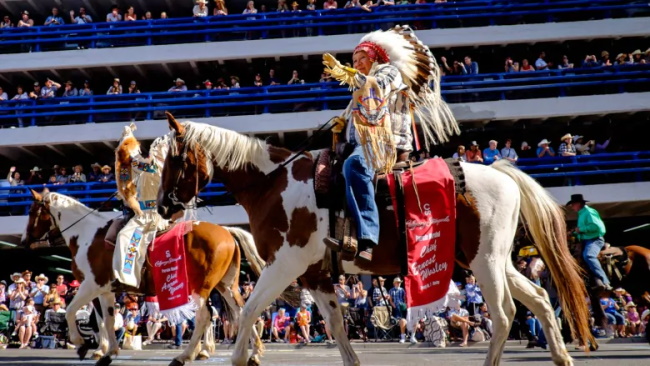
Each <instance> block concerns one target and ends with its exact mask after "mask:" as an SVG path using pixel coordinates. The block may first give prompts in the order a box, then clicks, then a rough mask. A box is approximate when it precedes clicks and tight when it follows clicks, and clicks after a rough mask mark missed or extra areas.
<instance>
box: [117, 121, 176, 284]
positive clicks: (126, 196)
mask: <svg viewBox="0 0 650 366" xmlns="http://www.w3.org/2000/svg"><path fill="white" fill-rule="evenodd" d="M134 130H135V125H134V124H131V125H130V126H126V127H124V132H123V133H122V139H121V140H120V145H119V146H118V148H117V150H116V170H117V173H119V178H118V183H117V184H118V191H119V192H120V195H121V196H122V199H123V200H124V204H125V205H127V206H128V207H129V208H131V209H132V210H133V211H134V213H135V216H134V217H133V218H131V219H130V220H129V222H128V223H127V224H126V225H125V226H124V228H123V229H122V230H121V231H120V233H119V235H118V236H117V240H116V246H115V252H114V254H113V272H114V275H115V281H114V282H113V284H112V286H113V288H116V289H117V288H120V287H123V286H128V287H132V288H136V289H137V288H139V287H140V280H141V275H142V270H143V265H144V261H145V259H146V255H147V248H148V246H149V244H150V243H151V241H152V240H153V239H154V238H155V235H156V232H157V231H158V230H161V229H164V228H165V227H166V226H167V222H166V221H165V220H164V219H162V218H161V217H160V215H159V214H158V212H157V211H156V198H157V196H158V187H159V186H160V179H161V170H162V166H163V165H164V161H165V157H166V155H167V151H168V148H169V139H168V137H167V136H166V135H165V136H163V137H159V138H157V139H155V140H154V141H153V143H152V144H151V147H150V149H149V157H148V158H145V157H143V156H142V155H141V153H140V144H139V142H138V141H137V140H136V139H135V137H134V136H133V131H134ZM118 169H119V170H118Z"/></svg>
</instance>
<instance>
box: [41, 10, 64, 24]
mask: <svg viewBox="0 0 650 366" xmlns="http://www.w3.org/2000/svg"><path fill="white" fill-rule="evenodd" d="M63 24H65V21H64V20H63V18H62V17H61V16H60V15H59V9H57V8H52V15H50V16H49V17H47V19H45V25H46V26H49V27H52V26H56V25H63Z"/></svg>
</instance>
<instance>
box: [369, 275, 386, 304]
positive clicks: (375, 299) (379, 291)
mask: <svg viewBox="0 0 650 366" xmlns="http://www.w3.org/2000/svg"><path fill="white" fill-rule="evenodd" d="M385 282H386V279H385V278H384V277H382V276H379V277H378V278H374V279H373V280H372V304H373V306H375V307H376V306H388V305H389V302H390V295H388V291H386V287H384V283H385Z"/></svg>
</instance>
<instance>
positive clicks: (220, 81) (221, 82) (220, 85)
mask: <svg viewBox="0 0 650 366" xmlns="http://www.w3.org/2000/svg"><path fill="white" fill-rule="evenodd" d="M217 89H224V90H228V89H230V87H229V86H228V84H226V80H224V79H223V78H218V79H217Z"/></svg>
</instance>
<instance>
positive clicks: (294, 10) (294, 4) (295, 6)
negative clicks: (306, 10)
mask: <svg viewBox="0 0 650 366" xmlns="http://www.w3.org/2000/svg"><path fill="white" fill-rule="evenodd" d="M291 12H292V13H302V10H300V4H298V2H297V1H294V2H292V3H291Z"/></svg>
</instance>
